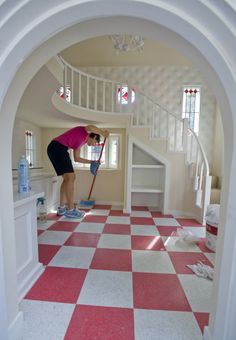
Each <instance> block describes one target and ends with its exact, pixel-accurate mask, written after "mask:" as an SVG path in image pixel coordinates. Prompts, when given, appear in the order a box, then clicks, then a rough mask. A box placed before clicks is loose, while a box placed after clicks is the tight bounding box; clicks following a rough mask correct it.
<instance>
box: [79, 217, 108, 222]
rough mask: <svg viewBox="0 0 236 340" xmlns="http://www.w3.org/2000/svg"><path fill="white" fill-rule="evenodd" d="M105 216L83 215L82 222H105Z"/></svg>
mask: <svg viewBox="0 0 236 340" xmlns="http://www.w3.org/2000/svg"><path fill="white" fill-rule="evenodd" d="M106 220H107V216H98V215H87V216H85V217H84V219H83V222H93V223H106Z"/></svg>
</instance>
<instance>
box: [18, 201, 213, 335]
mask: <svg viewBox="0 0 236 340" xmlns="http://www.w3.org/2000/svg"><path fill="white" fill-rule="evenodd" d="M180 226H182V227H183V228H186V229H187V230H191V231H194V232H195V234H197V235H198V236H199V237H200V242H199V243H198V244H197V245H186V244H185V243H183V241H181V240H180V239H179V238H178V236H177V233H176V230H177V228H178V227H180ZM204 237H205V228H204V227H202V226H201V225H200V224H199V223H197V222H196V221H195V220H192V219H175V218H174V217H173V216H171V215H168V216H164V215H162V214H161V213H158V212H152V211H149V210H148V208H146V207H133V208H132V212H131V214H130V215H129V214H123V212H122V210H116V209H115V208H114V207H112V206H108V205H106V206H101V205H95V206H94V207H93V208H91V209H87V210H86V215H85V216H84V218H83V219H82V220H74V219H70V220H69V219H66V218H64V217H60V218H59V217H57V216H56V215H55V214H49V215H48V221H47V223H46V224H44V225H39V226H38V243H39V259H40V262H42V263H43V264H44V265H45V271H44V272H43V274H42V275H41V276H40V278H39V279H38V280H37V282H36V283H35V284H34V286H33V287H32V288H31V289H30V291H29V292H28V293H27V294H26V296H25V298H24V300H23V301H22V302H21V309H22V310H23V311H24V318H25V322H24V330H23V332H24V335H23V339H24V340H32V339H34V340H38V339H39V340H42V339H43V340H47V339H48V340H54V339H55V340H60V339H65V340H93V339H96V340H108V339H112V340H154V339H155V340H156V339H159V340H167V339H168V340H185V339H186V340H190V339H191V340H195V339H196V340H198V339H201V338H202V331H203V328H204V326H205V325H207V324H208V318H209V310H210V296H211V290H212V282H211V281H208V280H206V279H202V278H199V277H197V276H196V275H195V274H193V273H192V271H191V270H190V269H188V268H187V267H186V265H187V264H194V263H196V262H197V261H202V262H203V263H205V264H207V265H210V266H213V262H214V253H213V252H211V251H210V250H209V249H207V248H206V247H205V245H204Z"/></svg>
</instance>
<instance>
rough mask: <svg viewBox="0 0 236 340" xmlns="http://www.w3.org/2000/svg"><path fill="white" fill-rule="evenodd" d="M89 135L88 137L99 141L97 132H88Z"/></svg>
mask: <svg viewBox="0 0 236 340" xmlns="http://www.w3.org/2000/svg"><path fill="white" fill-rule="evenodd" d="M89 137H90V138H92V139H94V138H95V139H96V141H97V142H98V143H100V138H101V137H100V135H99V134H97V133H93V132H91V133H90V134H89Z"/></svg>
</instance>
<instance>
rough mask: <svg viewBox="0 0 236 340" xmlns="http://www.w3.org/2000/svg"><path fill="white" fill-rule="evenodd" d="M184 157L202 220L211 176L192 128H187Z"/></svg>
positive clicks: (203, 152) (202, 150) (203, 153)
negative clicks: (189, 171) (189, 168)
mask: <svg viewBox="0 0 236 340" xmlns="http://www.w3.org/2000/svg"><path fill="white" fill-rule="evenodd" d="M186 158H187V163H188V164H189V166H190V167H191V169H192V171H191V172H192V178H193V189H194V190H195V192H196V201H195V203H196V206H198V207H199V208H201V209H202V220H203V221H205V213H206V208H207V205H208V204H209V202H210V194H211V176H210V175H209V164H208V160H207V157H206V154H205V151H204V149H203V146H202V144H201V142H200V141H199V138H198V137H197V135H196V133H195V132H194V131H193V130H192V129H188V135H187V149H186Z"/></svg>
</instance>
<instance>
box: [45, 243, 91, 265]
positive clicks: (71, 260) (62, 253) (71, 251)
mask: <svg viewBox="0 0 236 340" xmlns="http://www.w3.org/2000/svg"><path fill="white" fill-rule="evenodd" d="M94 252H95V248H89V247H73V246H63V247H61V248H60V249H59V251H58V252H57V253H56V255H55V256H54V257H53V259H52V260H51V262H50V263H49V266H56V267H68V268H84V269H88V268H89V266H90V263H91V261H92V258H93V255H94Z"/></svg>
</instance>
